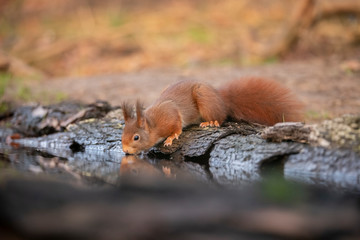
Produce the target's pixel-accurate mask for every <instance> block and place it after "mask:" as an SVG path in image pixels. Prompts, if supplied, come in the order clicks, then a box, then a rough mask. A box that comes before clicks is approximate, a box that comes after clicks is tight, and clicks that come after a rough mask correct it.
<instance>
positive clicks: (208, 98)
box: [122, 78, 301, 154]
mask: <svg viewBox="0 0 360 240" xmlns="http://www.w3.org/2000/svg"><path fill="white" fill-rule="evenodd" d="M130 109H131V108H130V107H129V105H127V104H123V112H124V118H125V129H124V133H123V137H122V144H123V149H124V151H125V152H127V153H132V154H133V153H138V152H139V151H142V150H146V149H149V148H150V147H152V146H154V145H155V144H156V143H158V142H159V141H162V140H163V139H165V138H167V140H166V141H165V143H166V144H169V145H171V143H172V140H173V139H175V138H176V137H177V136H178V135H180V134H181V132H182V128H183V127H186V126H188V125H190V124H199V123H200V122H201V121H205V122H206V123H205V124H203V126H208V125H209V124H213V122H215V124H217V122H218V123H219V124H221V123H222V122H223V121H224V120H225V119H226V117H231V118H233V119H234V120H238V121H239V120H241V119H243V120H247V121H250V122H257V123H261V124H265V125H273V124H275V123H277V122H282V121H298V120H300V111H301V104H300V103H299V102H298V101H297V100H296V98H295V97H294V96H293V95H292V94H291V93H290V91H289V90H288V89H287V88H285V87H282V86H281V85H280V84H278V83H277V82H275V81H270V80H265V79H261V78H247V79H240V80H236V81H233V82H230V83H229V84H227V85H226V86H224V87H223V88H222V89H220V90H219V91H217V90H215V89H214V88H213V87H211V86H209V85H207V84H203V83H198V82H193V81H180V82H177V83H175V84H173V85H171V86H169V87H168V88H167V89H165V90H164V91H163V92H162V93H161V95H160V97H159V98H158V99H157V100H156V101H155V102H154V104H153V105H151V106H150V107H148V108H147V109H146V110H145V111H143V110H142V106H141V104H139V102H138V103H137V104H136V118H135V117H134V116H132V115H131V110H130ZM216 121H217V122H216ZM134 136H139V139H138V140H135V139H134Z"/></svg>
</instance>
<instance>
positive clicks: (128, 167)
mask: <svg viewBox="0 0 360 240" xmlns="http://www.w3.org/2000/svg"><path fill="white" fill-rule="evenodd" d="M120 176H122V177H131V178H133V177H136V178H137V177H139V178H161V177H167V178H173V179H175V178H176V174H173V173H172V171H171V169H170V167H166V166H163V165H160V164H155V165H153V164H151V163H150V162H149V161H147V160H144V159H141V158H139V157H138V156H136V155H126V156H124V157H123V158H122V160H121V165H120Z"/></svg>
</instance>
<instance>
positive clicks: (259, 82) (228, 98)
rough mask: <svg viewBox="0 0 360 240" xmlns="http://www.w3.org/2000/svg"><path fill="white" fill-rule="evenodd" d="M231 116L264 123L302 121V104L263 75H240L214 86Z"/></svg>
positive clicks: (287, 90) (235, 118)
mask: <svg viewBox="0 0 360 240" xmlns="http://www.w3.org/2000/svg"><path fill="white" fill-rule="evenodd" d="M218 91H219V93H220V95H221V96H222V99H223V101H224V102H225V104H226V107H227V109H228V115H229V117H231V118H232V119H234V120H246V121H249V122H257V123H260V124H264V125H274V124H275V123H278V122H284V121H285V122H292V121H302V120H303V119H302V117H303V116H302V110H303V105H302V103H301V102H300V101H298V100H297V98H296V97H295V96H294V95H293V94H292V93H291V91H290V90H289V89H287V88H286V87H283V86H282V85H280V84H279V83H277V82H275V81H272V80H267V79H263V78H256V77H253V78H242V79H238V80H234V81H231V82H229V83H228V84H225V86H223V87H222V88H221V89H219V90H218Z"/></svg>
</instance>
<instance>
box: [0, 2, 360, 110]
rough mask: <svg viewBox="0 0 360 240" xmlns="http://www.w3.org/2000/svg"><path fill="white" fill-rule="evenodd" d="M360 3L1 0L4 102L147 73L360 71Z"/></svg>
mask: <svg viewBox="0 0 360 240" xmlns="http://www.w3.org/2000/svg"><path fill="white" fill-rule="evenodd" d="M359 2H360V1H358V0H352V1H351V0H344V1H338V0H317V1H316V0H272V1H268V0H256V1H251V0H222V1H215V0H156V1H153V0H102V1H97V0H77V1H72V0H54V1H49V0H0V100H1V101H2V102H5V101H7V102H9V101H15V102H16V101H17V102H19V101H20V102H26V101H30V100H34V98H33V97H34V96H32V95H31V90H30V89H29V84H24V82H27V83H28V82H29V81H30V82H31V81H34V82H36V81H40V80H41V79H43V80H44V79H45V80H46V81H51V79H52V78H56V77H75V76H92V75H101V74H111V73H124V72H133V71H139V70H142V69H148V68H181V69H186V68H196V67H219V66H234V67H245V66H254V65H262V64H272V63H278V62H287V61H307V60H308V59H314V58H321V59H326V60H327V61H330V60H331V59H336V60H338V61H339V62H342V61H343V62H344V65H343V66H342V67H343V68H344V71H348V72H352V71H359V69H360V63H359V60H360V17H359V14H360V3H359ZM6 89H12V90H11V91H10V90H9V92H10V93H11V94H7V96H6V99H5V97H4V92H5V90H6ZM14 89H15V90H14ZM45 95H46V94H43V96H41V97H40V99H41V98H51V99H52V100H53V101H54V100H55V101H57V100H62V99H64V98H66V96H64V95H63V94H61V93H58V94H57V95H56V96H51V97H49V96H45ZM1 108H2V109H3V110H4V109H5V108H6V106H5V105H4V104H2V105H1Z"/></svg>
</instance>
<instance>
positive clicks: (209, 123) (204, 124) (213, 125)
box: [200, 120, 220, 128]
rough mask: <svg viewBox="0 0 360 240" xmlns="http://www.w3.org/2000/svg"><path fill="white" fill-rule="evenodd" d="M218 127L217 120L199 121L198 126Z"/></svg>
mask: <svg viewBox="0 0 360 240" xmlns="http://www.w3.org/2000/svg"><path fill="white" fill-rule="evenodd" d="M209 126H210V127H220V124H219V122H218V121H216V120H215V121H210V122H202V123H200V127H202V128H205V127H209Z"/></svg>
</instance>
